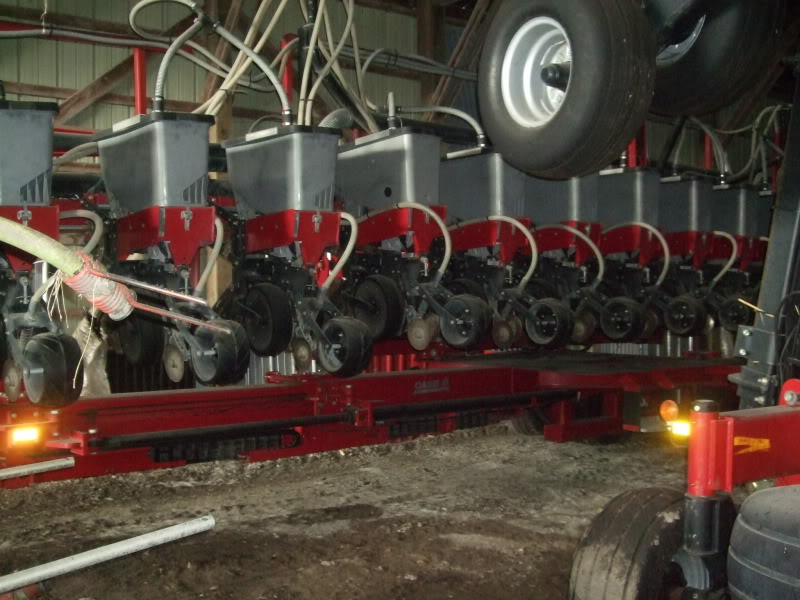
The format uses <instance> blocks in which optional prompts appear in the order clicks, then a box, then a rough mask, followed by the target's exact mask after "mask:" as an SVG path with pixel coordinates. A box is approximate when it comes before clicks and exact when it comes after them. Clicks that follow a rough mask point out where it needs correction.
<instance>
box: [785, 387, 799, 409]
mask: <svg viewBox="0 0 800 600" xmlns="http://www.w3.org/2000/svg"><path fill="white" fill-rule="evenodd" d="M783 400H784V402H786V404H788V405H789V406H794V405H795V404H797V392H793V391H792V390H787V391H786V392H784V394H783Z"/></svg>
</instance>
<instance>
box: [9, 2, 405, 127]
mask: <svg viewBox="0 0 800 600" xmlns="http://www.w3.org/2000/svg"><path fill="white" fill-rule="evenodd" d="M135 3H136V0H49V10H50V11H51V12H54V13H58V14H63V15H74V16H80V17H86V18H94V19H98V20H102V21H110V22H114V23H121V24H125V23H127V21H128V12H129V10H130V7H131V6H133V5H134V4H135ZM331 4H332V7H331V8H332V10H331V17H332V21H333V31H334V35H336V34H337V33H338V32H340V31H341V28H342V27H343V26H344V21H345V14H344V10H343V9H342V7H341V5H340V3H338V2H337V3H331ZM43 5H44V3H43V1H42V0H0V18H2V17H3V16H4V13H3V8H4V7H19V8H27V9H35V10H41V9H42V8H43ZM275 5H277V2H276V3H275ZM256 6H257V0H249V1H248V2H246V3H245V6H244V11H245V14H246V15H248V16H252V15H254V14H255V9H256ZM356 10H357V13H356V19H355V22H356V26H357V28H358V34H359V43H360V44H361V45H362V47H363V48H370V49H372V48H380V47H388V48H396V49H397V50H399V51H401V52H410V53H413V52H416V45H417V27H416V19H414V18H412V17H409V16H405V15H400V14H395V13H387V12H383V11H379V10H376V9H371V8H365V7H357V9H356ZM186 14H187V12H186V9H185V8H183V7H181V6H178V5H176V4H170V3H163V4H159V5H156V6H153V7H149V8H147V9H145V10H144V11H143V12H142V13H141V23H142V25H143V26H144V27H147V28H149V29H152V30H161V31H163V30H166V29H168V28H169V27H170V26H171V25H173V24H174V23H176V22H177V21H179V20H180V19H182V18H183V17H184V16H185V15H186ZM246 20H249V19H246ZM301 21H302V17H301V14H300V10H299V5H298V2H297V1H296V0H290V1H289V3H288V5H287V8H286V11H285V13H284V14H283V16H282V17H281V19H280V20H279V23H278V25H277V26H276V27H275V29H274V33H273V35H272V40H271V41H272V42H273V43H274V44H275V45H276V46H277V45H278V44H279V42H280V38H281V37H282V36H283V34H285V33H292V32H295V31H296V30H297V28H298V27H299V25H300V24H301ZM239 35H240V37H242V35H241V34H239ZM129 55H130V51H129V50H128V49H123V48H111V47H108V46H92V45H88V44H79V43H73V42H61V41H54V40H45V39H24V40H0V79H4V80H8V81H18V82H21V83H29V84H38V85H46V86H54V87H63V88H69V89H78V88H81V87H83V86H85V85H86V84H88V83H90V82H91V81H92V80H94V79H95V78H97V77H99V76H100V75H102V74H103V73H105V72H106V71H107V70H108V69H110V68H111V67H113V66H114V65H116V64H117V63H119V62H120V61H122V60H123V59H125V58H126V57H127V56H129ZM159 56H160V55H159ZM158 60H159V58H158V56H154V57H152V58H151V59H150V63H149V69H148V74H149V87H148V89H149V91H150V92H152V89H153V83H154V80H155V74H156V71H157V69H158ZM345 71H346V73H349V74H350V75H354V73H353V72H352V71H350V70H348V69H346V70H345ZM205 80H206V72H205V71H204V70H203V69H201V68H199V67H196V66H194V65H193V64H192V63H190V62H188V61H186V60H184V59H182V58H177V59H176V60H175V61H174V63H173V65H172V66H171V69H170V72H169V76H168V78H167V97H168V98H169V99H172V100H184V101H193V102H197V101H199V99H200V96H201V95H202V92H203V86H204V85H205ZM365 87H366V89H367V91H368V94H369V96H370V97H371V98H373V99H382V98H385V96H386V93H387V92H388V91H390V90H391V91H394V92H395V94H396V96H397V98H398V102H400V103H406V104H408V103H412V104H416V103H418V102H419V100H420V84H419V82H418V81H415V80H410V79H406V78H401V77H386V76H383V75H375V74H372V75H369V76H368V77H367V79H366V85H365ZM114 93H117V94H125V95H132V94H133V79H132V77H130V78H128V79H127V80H126V81H125V82H123V83H121V84H120V85H119V86H118V88H116V89H115V90H114ZM9 97H10V98H11V99H30V100H39V99H41V100H48V99H49V98H46V97H33V96H24V97H20V98H18V97H17V96H16V95H15V94H11V95H10V96H9ZM236 106H242V107H248V108H255V109H261V110H276V109H277V108H278V106H277V101H276V97H275V94H263V93H257V92H250V93H247V94H241V95H239V96H237V98H236ZM131 114H132V109H131V108H130V107H126V106H115V105H109V104H99V105H96V106H93V107H91V108H89V109H87V110H85V111H84V112H82V113H81V114H80V115H78V116H77V117H75V118H74V119H73V120H72V121H70V123H69V125H70V126H74V127H79V128H88V129H106V128H108V127H110V126H111V125H112V124H113V123H115V122H117V121H120V120H122V119H125V118H127V117H129V116H130V115H131ZM249 125H250V123H249V121H246V120H244V119H235V123H234V134H235V135H238V134H241V133H243V132H244V131H246V129H247V127H249Z"/></svg>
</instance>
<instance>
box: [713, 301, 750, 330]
mask: <svg viewBox="0 0 800 600" xmlns="http://www.w3.org/2000/svg"><path fill="white" fill-rule="evenodd" d="M718 317H719V324H720V325H722V327H723V328H724V329H725V330H727V331H730V332H731V333H736V331H737V330H738V329H739V325H751V324H752V323H753V319H754V318H755V312H753V309H752V308H750V307H749V306H747V305H745V304H742V303H741V302H739V296H730V297H728V298H726V299H725V300H724V301H723V302H722V306H720V307H719V315H718Z"/></svg>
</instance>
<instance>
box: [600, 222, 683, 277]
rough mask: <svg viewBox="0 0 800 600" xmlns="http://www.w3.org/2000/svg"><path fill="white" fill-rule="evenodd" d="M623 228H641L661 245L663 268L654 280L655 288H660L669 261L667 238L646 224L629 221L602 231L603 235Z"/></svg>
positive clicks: (665, 275) (667, 271) (667, 269)
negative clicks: (654, 237)
mask: <svg viewBox="0 0 800 600" xmlns="http://www.w3.org/2000/svg"><path fill="white" fill-rule="evenodd" d="M623 227H641V228H642V229H646V230H647V231H649V232H650V233H652V234H653V235H654V236H656V238H658V241H659V242H660V243H661V250H662V251H663V252H664V267H663V268H662V269H661V274H660V275H659V276H658V279H657V280H656V287H658V286H660V285H661V284H662V283H664V280H665V279H666V278H667V273H669V261H670V253H669V244H667V238H665V237H664V235H663V234H662V233H661V232H660V231H659V230H658V229H656V228H655V227H653V226H652V225H650V224H648V223H642V222H641V221H630V222H629V223H620V224H619V225H613V226H611V227H609V228H608V229H604V230H603V234H604V235H605V234H606V233H610V232H612V231H614V230H616V229H622V228H623Z"/></svg>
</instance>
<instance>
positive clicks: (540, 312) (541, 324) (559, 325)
mask: <svg viewBox="0 0 800 600" xmlns="http://www.w3.org/2000/svg"><path fill="white" fill-rule="evenodd" d="M574 329H575V315H574V314H573V312H572V311H571V310H570V308H569V307H568V306H567V305H566V304H564V303H563V302H561V300H556V299H554V298H545V299H544V300H537V301H536V302H534V303H533V305H532V306H531V308H530V310H528V314H527V315H526V316H525V331H526V332H527V334H528V337H529V338H530V339H531V341H532V342H533V343H534V344H536V345H537V346H544V347H545V348H557V347H559V346H565V345H566V344H568V343H569V341H570V338H571V337H572V331H573V330H574Z"/></svg>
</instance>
